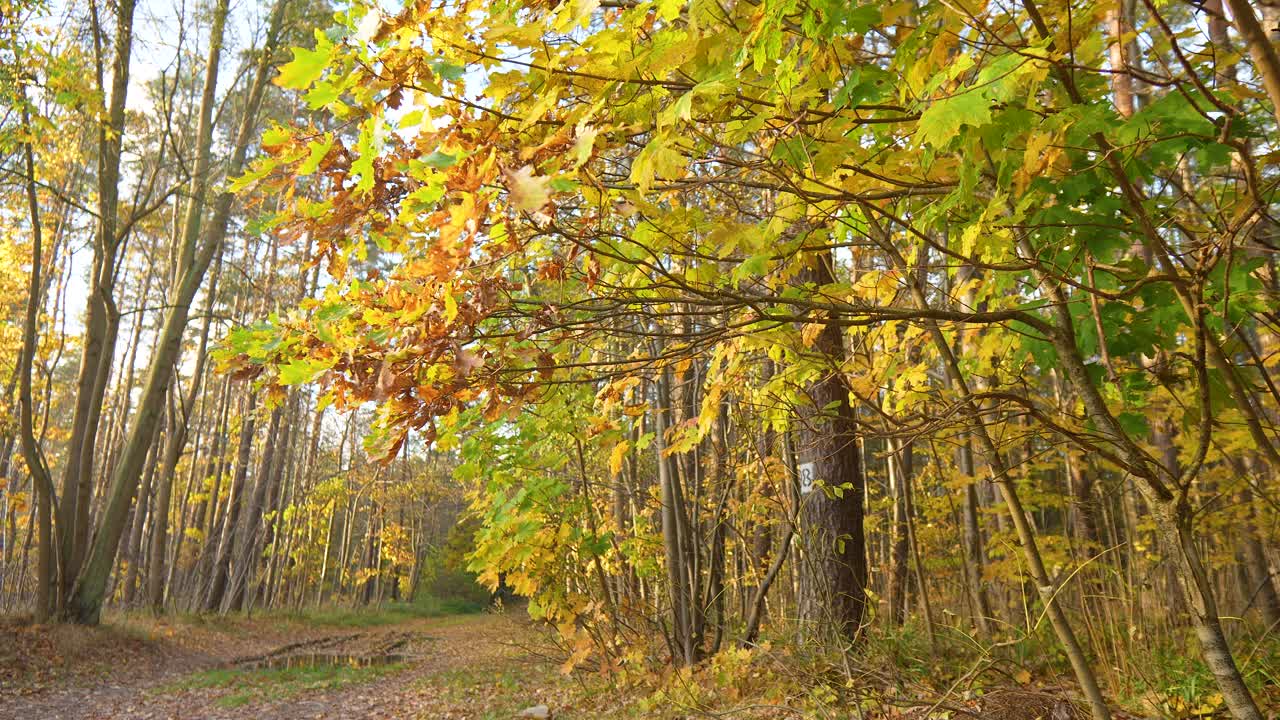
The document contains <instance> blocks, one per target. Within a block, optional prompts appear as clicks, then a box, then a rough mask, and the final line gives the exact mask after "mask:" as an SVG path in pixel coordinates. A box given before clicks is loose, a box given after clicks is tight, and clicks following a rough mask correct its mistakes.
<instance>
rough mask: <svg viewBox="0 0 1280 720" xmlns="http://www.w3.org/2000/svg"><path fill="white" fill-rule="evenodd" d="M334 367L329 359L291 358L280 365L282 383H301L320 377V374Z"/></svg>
mask: <svg viewBox="0 0 1280 720" xmlns="http://www.w3.org/2000/svg"><path fill="white" fill-rule="evenodd" d="M331 367H333V362H332V361H328V360H304V359H298V360H291V361H290V362H289V363H288V364H285V365H281V366H280V384H281V385H301V384H303V383H309V382H311V381H312V380H315V379H316V378H318V377H320V374H321V373H323V372H324V371H326V370H328V369H329V368H331Z"/></svg>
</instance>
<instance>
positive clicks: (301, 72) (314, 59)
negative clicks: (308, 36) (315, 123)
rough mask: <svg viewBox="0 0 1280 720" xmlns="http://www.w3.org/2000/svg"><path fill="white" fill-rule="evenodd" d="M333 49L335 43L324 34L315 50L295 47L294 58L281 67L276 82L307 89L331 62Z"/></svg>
mask: <svg viewBox="0 0 1280 720" xmlns="http://www.w3.org/2000/svg"><path fill="white" fill-rule="evenodd" d="M332 50H333V45H332V44H331V43H329V41H328V40H327V39H325V38H324V37H323V36H321V39H320V42H319V43H318V44H317V45H316V49H315V50H307V49H306V48H298V47H296V48H293V60H291V61H289V62H287V63H285V64H284V65H283V66H282V67H281V68H280V75H278V76H277V77H276V79H275V83H276V84H277V85H279V86H280V87H283V88H289V89H291V90H305V89H306V88H308V87H310V86H311V83H313V82H315V81H316V80H319V79H320V75H322V74H323V73H324V68H325V65H327V64H328V63H329V55H330V53H331V51H332Z"/></svg>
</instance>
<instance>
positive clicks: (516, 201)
mask: <svg viewBox="0 0 1280 720" xmlns="http://www.w3.org/2000/svg"><path fill="white" fill-rule="evenodd" d="M503 176H504V177H505V178H506V181H507V191H508V192H509V193H510V198H511V204H512V205H514V206H515V207H516V209H517V210H523V211H525V212H536V211H537V210H538V209H540V208H541V207H542V206H543V205H546V204H547V201H548V200H549V199H550V198H551V193H550V190H549V185H550V184H551V178H548V177H535V176H534V174H533V166H532V165H525V166H524V167H522V168H520V169H519V170H516V171H514V172H511V171H506V172H504V173H503Z"/></svg>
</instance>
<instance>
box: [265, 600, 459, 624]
mask: <svg viewBox="0 0 1280 720" xmlns="http://www.w3.org/2000/svg"><path fill="white" fill-rule="evenodd" d="M483 611H484V605H482V604H480V603H476V602H470V601H467V600H455V599H451V600H440V599H437V598H434V597H427V598H423V599H421V600H418V601H416V602H413V603H391V604H388V605H383V606H382V607H381V608H358V609H352V608H320V609H315V610H302V611H298V612H289V613H282V614H280V615H273V616H274V617H279V618H281V619H284V620H292V621H295V622H300V623H305V624H307V625H315V626H320V627H340V628H366V627H380V626H383V625H396V624H398V623H402V622H407V621H409V620H419V619H424V618H441V617H449V616H453V615H474V614H476V613H480V612H483Z"/></svg>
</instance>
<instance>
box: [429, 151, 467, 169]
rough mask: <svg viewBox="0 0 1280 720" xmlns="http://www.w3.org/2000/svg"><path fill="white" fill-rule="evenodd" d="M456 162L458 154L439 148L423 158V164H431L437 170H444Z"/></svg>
mask: <svg viewBox="0 0 1280 720" xmlns="http://www.w3.org/2000/svg"><path fill="white" fill-rule="evenodd" d="M456 162H458V156H457V155H450V154H448V153H443V152H440V151H439V150H435V151H433V152H432V153H431V154H430V155H428V156H426V157H424V158H422V164H423V165H429V166H431V167H433V168H435V169H437V170H444V169H445V168H447V167H452V166H453V164H454V163H456Z"/></svg>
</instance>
